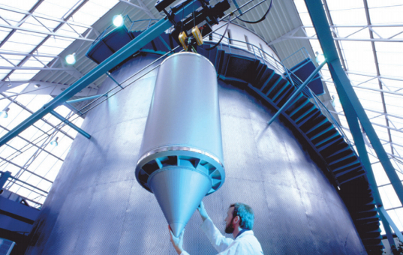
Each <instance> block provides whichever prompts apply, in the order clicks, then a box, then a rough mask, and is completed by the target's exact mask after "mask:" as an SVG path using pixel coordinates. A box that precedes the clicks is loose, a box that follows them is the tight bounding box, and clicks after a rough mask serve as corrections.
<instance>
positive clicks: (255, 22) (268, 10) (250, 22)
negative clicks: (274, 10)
mask: <svg viewBox="0 0 403 255" xmlns="http://www.w3.org/2000/svg"><path fill="white" fill-rule="evenodd" d="M272 4H273V0H271V1H270V5H269V8H268V9H267V11H266V13H265V14H264V15H263V17H262V18H260V19H259V20H256V21H249V20H244V19H241V18H240V17H239V16H237V19H239V20H240V21H243V22H245V23H249V24H257V23H259V22H262V21H263V20H265V19H266V16H267V14H269V12H270V9H271V6H272ZM241 16H242V15H241Z"/></svg>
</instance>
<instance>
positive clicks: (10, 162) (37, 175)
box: [0, 157, 53, 183]
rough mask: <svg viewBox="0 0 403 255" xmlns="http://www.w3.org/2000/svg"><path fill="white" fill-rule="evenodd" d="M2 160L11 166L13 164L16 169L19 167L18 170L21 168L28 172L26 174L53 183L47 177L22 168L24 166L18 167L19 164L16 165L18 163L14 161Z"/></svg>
mask: <svg viewBox="0 0 403 255" xmlns="http://www.w3.org/2000/svg"><path fill="white" fill-rule="evenodd" d="M0 159H1V160H3V161H6V162H7V163H9V164H11V165H13V166H16V167H18V168H20V169H22V170H24V171H26V172H28V173H30V174H32V175H35V176H36V177H39V178H41V179H43V180H45V181H47V182H50V183H53V182H52V181H51V180H49V179H46V178H45V177H43V176H41V175H39V174H37V173H35V172H32V171H30V170H28V169H26V168H24V167H22V166H20V165H18V164H16V163H14V162H12V161H9V160H7V159H5V158H2V157H0Z"/></svg>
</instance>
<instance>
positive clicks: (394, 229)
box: [378, 207, 403, 242]
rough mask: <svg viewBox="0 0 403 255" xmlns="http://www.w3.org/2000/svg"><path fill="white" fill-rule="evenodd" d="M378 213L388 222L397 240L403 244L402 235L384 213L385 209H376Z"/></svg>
mask: <svg viewBox="0 0 403 255" xmlns="http://www.w3.org/2000/svg"><path fill="white" fill-rule="evenodd" d="M378 210H379V212H380V213H381V214H382V215H383V217H385V218H386V220H387V221H388V222H389V224H390V226H391V227H392V229H393V231H394V232H395V234H396V235H397V237H398V238H399V240H400V242H403V235H402V233H401V232H400V230H399V229H398V228H397V226H396V224H395V223H394V222H393V220H392V219H391V218H390V216H389V214H388V213H387V212H386V211H385V208H383V207H381V208H379V209H378Z"/></svg>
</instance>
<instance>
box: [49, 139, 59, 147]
mask: <svg viewBox="0 0 403 255" xmlns="http://www.w3.org/2000/svg"><path fill="white" fill-rule="evenodd" d="M57 140H59V137H56V139H55V140H53V141H51V142H50V145H52V146H53V147H56V146H57V145H59V143H58V142H57Z"/></svg>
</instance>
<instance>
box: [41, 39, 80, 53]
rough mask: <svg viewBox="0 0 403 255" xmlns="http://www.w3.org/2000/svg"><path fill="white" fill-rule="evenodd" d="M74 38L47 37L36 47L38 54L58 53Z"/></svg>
mask: <svg viewBox="0 0 403 255" xmlns="http://www.w3.org/2000/svg"><path fill="white" fill-rule="evenodd" d="M73 41H74V40H72V39H67V38H63V39H62V38H54V37H49V38H48V39H47V40H46V42H45V43H43V44H42V46H40V47H39V48H38V54H50V55H59V53H60V52H62V51H63V50H64V49H65V48H66V47H67V46H69V45H70V44H71V43H72V42H73Z"/></svg>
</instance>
